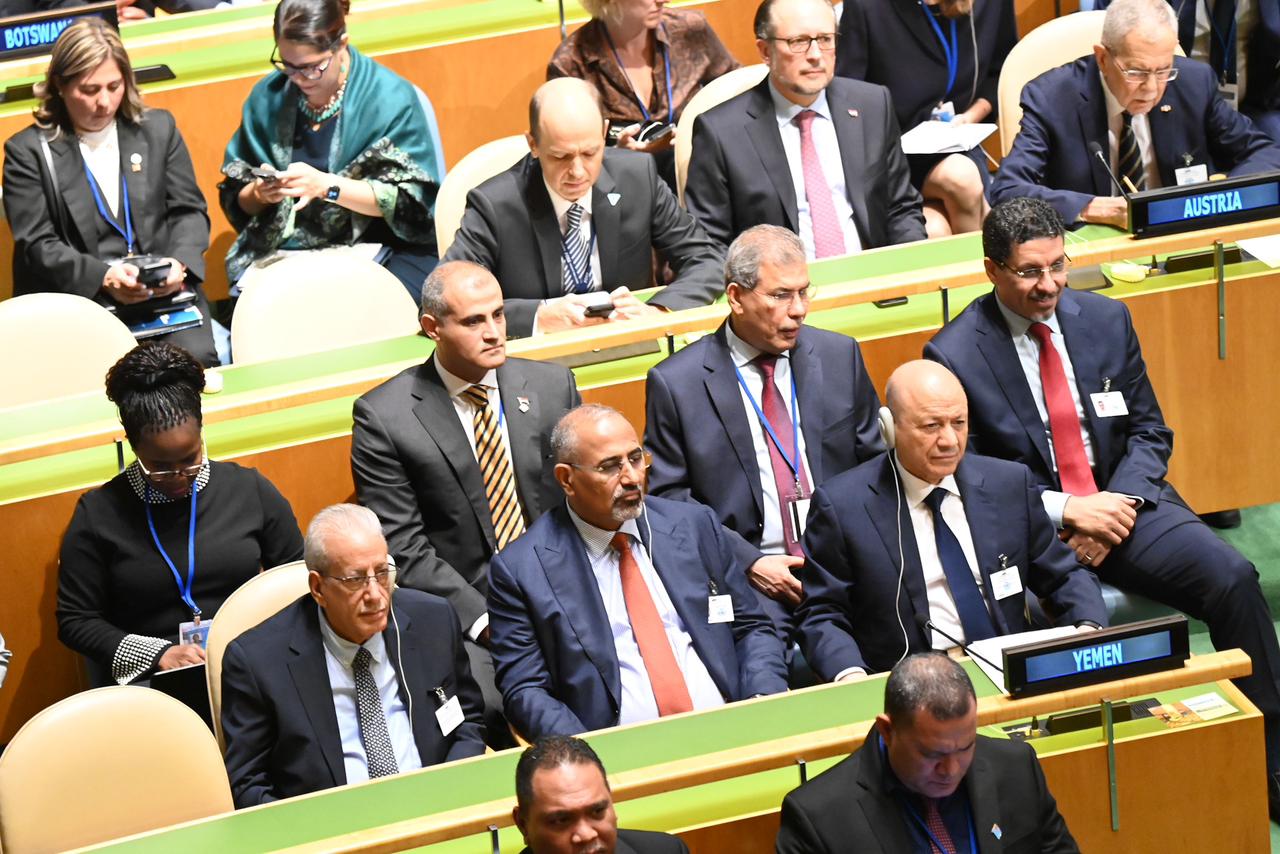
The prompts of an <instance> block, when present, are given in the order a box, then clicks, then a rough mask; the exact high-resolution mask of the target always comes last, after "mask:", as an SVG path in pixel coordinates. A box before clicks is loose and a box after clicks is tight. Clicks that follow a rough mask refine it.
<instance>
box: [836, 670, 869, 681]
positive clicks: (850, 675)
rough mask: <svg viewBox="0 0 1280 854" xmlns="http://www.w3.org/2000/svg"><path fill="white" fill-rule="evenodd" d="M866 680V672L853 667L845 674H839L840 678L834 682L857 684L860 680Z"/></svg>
mask: <svg viewBox="0 0 1280 854" xmlns="http://www.w3.org/2000/svg"><path fill="white" fill-rule="evenodd" d="M866 678H867V671H865V670H863V669H862V668H861V667H854V668H852V669H851V670H849V672H847V673H841V674H840V676H839V677H837V678H836V682H857V681H858V680H860V679H866Z"/></svg>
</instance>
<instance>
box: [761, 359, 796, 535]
mask: <svg viewBox="0 0 1280 854" xmlns="http://www.w3.org/2000/svg"><path fill="white" fill-rule="evenodd" d="M755 361H756V365H758V366H759V368H760V373H761V374H762V375H763V378H764V384H763V388H762V389H761V394H760V397H761V399H762V400H761V407H760V408H761V409H763V410H764V417H765V420H766V421H768V422H769V426H770V427H772V428H773V435H774V436H776V437H777V439H778V442H774V441H773V439H772V438H771V437H768V436H766V437H765V444H767V445H768V446H769V462H771V463H772V464H773V479H774V481H775V482H776V483H777V485H778V504H779V507H780V509H781V510H782V540H783V542H784V543H785V544H786V547H787V554H789V555H794V556H795V557H804V550H803V549H801V548H800V537H799V536H797V534H796V531H795V528H794V526H793V525H792V524H791V511H790V510H789V509H788V508H787V505H788V504H790V503H791V501H792V500H794V499H795V498H796V497H797V496H796V481H797V480H798V481H799V482H800V488H801V494H802V495H808V494H809V478H808V477H807V476H806V475H805V471H804V455H803V454H801V455H800V457H799V459H796V460H795V461H794V462H795V464H796V465H797V466H798V467H799V474H798V475H797V473H796V472H793V471H792V470H791V466H789V465H787V459H786V457H787V456H790V455H791V454H792V453H794V452H795V450H796V441H795V430H794V429H793V427H792V423H791V414H790V412H789V411H788V410H787V404H786V403H785V402H784V401H783V399H782V393H781V392H779V391H778V386H777V385H776V384H775V383H774V381H773V371H774V368H776V367H777V364H778V357H777V356H775V355H773V354H772V353H761V354H760V355H759V356H757V357H756V360H755ZM793 379H794V378H793ZM766 432H768V431H766ZM778 443H781V444H782V449H779V448H778ZM783 449H785V451H786V456H784V455H783V453H782V451H783Z"/></svg>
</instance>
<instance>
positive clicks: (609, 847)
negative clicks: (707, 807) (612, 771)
mask: <svg viewBox="0 0 1280 854" xmlns="http://www.w3.org/2000/svg"><path fill="white" fill-rule="evenodd" d="M511 815H512V818H513V819H515V824H516V827H518V828H520V833H521V834H522V835H523V836H524V843H525V846H526V847H525V849H524V850H523V851H522V852H521V854H584V852H591V854H615V852H617V854H689V849H688V847H687V846H686V845H685V844H684V843H683V842H682V841H680V838H679V837H677V836H671V835H669V834H666V833H655V832H653V831H648V830H620V829H619V828H618V814H617V813H616V812H614V809H613V792H611V791H610V790H609V780H608V778H607V777H606V776H605V773H604V764H603V763H601V761H600V757H599V756H597V755H596V752H595V751H594V750H592V749H591V745H589V744H587V743H586V742H585V741H583V740H582V739H579V738H574V737H572V736H566V735H552V736H547V737H544V738H540V739H538V740H537V741H535V742H534V743H533V744H532V745H530V746H529V747H527V748H525V751H524V753H522V754H520V761H519V762H517V763H516V806H515V809H514V810H512V812H511Z"/></svg>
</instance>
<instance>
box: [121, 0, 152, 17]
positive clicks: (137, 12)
mask: <svg viewBox="0 0 1280 854" xmlns="http://www.w3.org/2000/svg"><path fill="white" fill-rule="evenodd" d="M135 2H136V0H116V20H119V21H145V20H146V19H147V18H148V17H149V16H148V15H147V10H146V9H139V8H138V7H137V6H134V5H133V4H134V3H135Z"/></svg>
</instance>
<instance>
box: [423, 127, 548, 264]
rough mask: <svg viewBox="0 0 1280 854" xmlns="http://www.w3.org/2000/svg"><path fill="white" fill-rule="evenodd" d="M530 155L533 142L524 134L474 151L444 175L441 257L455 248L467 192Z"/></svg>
mask: <svg viewBox="0 0 1280 854" xmlns="http://www.w3.org/2000/svg"><path fill="white" fill-rule="evenodd" d="M528 153H529V141H528V140H526V139H525V137H524V134H516V135H514V136H504V137H502V138H501V139H495V140H494V141H493V142H486V143H485V144H484V145H482V146H480V147H479V148H476V149H474V150H472V151H471V152H469V153H468V154H467V156H465V157H463V158H462V159H461V160H459V161H458V162H457V163H455V164H454V166H453V168H452V169H450V170H449V174H448V175H445V176H444V182H443V183H442V184H441V185H440V192H439V193H437V194H436V248H437V249H438V250H439V252H440V257H441V258H443V257H444V253H445V252H447V251H448V250H449V247H450V246H452V245H453V238H454V235H456V234H457V233H458V226H460V225H462V214H463V212H464V211H465V210H466V209H467V193H469V192H471V190H472V188H474V187H476V186H477V185H479V184H483V183H484V182H485V181H487V180H489V179H490V178H492V177H493V176H494V175H497V174H498V173H499V172H503V171H505V170H507V169H510V168H511V167H512V166H514V165H515V164H516V163H517V162H518V161H519V160H520V158H521V157H524V156H525V155H526V154H528Z"/></svg>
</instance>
